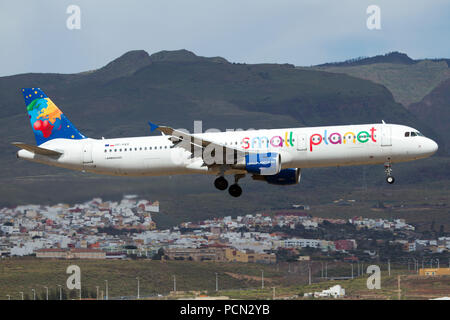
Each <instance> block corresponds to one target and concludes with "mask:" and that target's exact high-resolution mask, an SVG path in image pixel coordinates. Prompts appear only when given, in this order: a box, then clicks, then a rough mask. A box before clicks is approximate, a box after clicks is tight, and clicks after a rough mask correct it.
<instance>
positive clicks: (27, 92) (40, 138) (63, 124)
mask: <svg viewBox="0 0 450 320" xmlns="http://www.w3.org/2000/svg"><path fill="white" fill-rule="evenodd" d="M22 93H23V98H24V99H25V105H26V106H27V111H28V116H29V118H30V123H31V127H32V128H33V132H34V136H35V138H36V144H37V145H41V144H43V143H44V142H47V141H49V140H52V139H56V138H63V139H85V138H86V137H85V136H84V135H83V134H81V133H80V131H78V129H77V128H75V126H74V125H73V124H72V122H70V121H69V119H67V117H66V116H65V115H64V113H62V112H61V110H59V109H58V107H57V106H56V105H55V104H54V103H53V102H52V100H50V98H49V97H47V95H46V94H45V93H44V92H43V91H42V90H41V89H39V88H23V89H22Z"/></svg>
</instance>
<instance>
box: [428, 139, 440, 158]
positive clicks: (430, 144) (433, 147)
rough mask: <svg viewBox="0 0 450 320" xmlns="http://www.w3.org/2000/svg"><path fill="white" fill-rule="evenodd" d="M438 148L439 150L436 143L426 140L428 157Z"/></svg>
mask: <svg viewBox="0 0 450 320" xmlns="http://www.w3.org/2000/svg"><path fill="white" fill-rule="evenodd" d="M438 148H439V146H438V144H437V143H436V142H434V141H433V140H431V139H428V141H427V146H426V149H427V153H429V154H430V156H431V155H432V154H435V153H436V151H437V150H438Z"/></svg>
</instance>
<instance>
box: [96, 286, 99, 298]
mask: <svg viewBox="0 0 450 320" xmlns="http://www.w3.org/2000/svg"><path fill="white" fill-rule="evenodd" d="M95 288H96V289H97V300H98V288H99V286H95Z"/></svg>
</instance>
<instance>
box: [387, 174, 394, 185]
mask: <svg viewBox="0 0 450 320" xmlns="http://www.w3.org/2000/svg"><path fill="white" fill-rule="evenodd" d="M386 182H387V183H389V184H393V183H394V182H395V178H394V177H393V176H387V177H386Z"/></svg>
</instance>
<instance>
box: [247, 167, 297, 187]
mask: <svg viewBox="0 0 450 320" xmlns="http://www.w3.org/2000/svg"><path fill="white" fill-rule="evenodd" d="M300 176H301V169H300V168H289V169H283V170H281V171H280V172H279V173H277V174H274V175H270V176H263V175H253V179H254V180H262V181H266V182H267V183H270V184H276V185H284V186H287V185H293V184H297V183H299V182H300Z"/></svg>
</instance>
